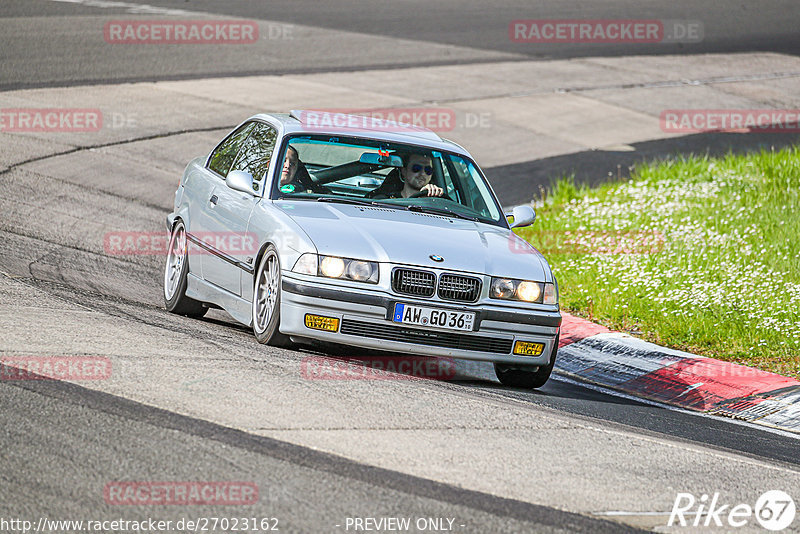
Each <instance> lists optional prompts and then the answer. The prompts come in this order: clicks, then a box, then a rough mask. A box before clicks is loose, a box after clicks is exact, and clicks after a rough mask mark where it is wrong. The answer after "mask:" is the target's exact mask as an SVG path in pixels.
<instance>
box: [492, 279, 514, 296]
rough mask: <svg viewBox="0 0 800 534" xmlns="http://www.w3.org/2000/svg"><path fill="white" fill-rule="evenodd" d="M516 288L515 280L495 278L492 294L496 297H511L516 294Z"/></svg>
mask: <svg viewBox="0 0 800 534" xmlns="http://www.w3.org/2000/svg"><path fill="white" fill-rule="evenodd" d="M516 289H517V288H516V286H515V285H514V281H513V280H507V279H505V278H493V279H492V290H491V293H490V296H491V297H492V298H494V299H510V298H512V297H513V296H514V291H516Z"/></svg>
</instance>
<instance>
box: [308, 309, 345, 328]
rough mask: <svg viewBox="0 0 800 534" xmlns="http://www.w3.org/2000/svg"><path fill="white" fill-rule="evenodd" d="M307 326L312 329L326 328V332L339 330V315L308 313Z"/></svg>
mask: <svg viewBox="0 0 800 534" xmlns="http://www.w3.org/2000/svg"><path fill="white" fill-rule="evenodd" d="M305 324H306V328H311V329H312V330H325V331H326V332H338V331H339V319H338V318H337V317H323V316H322V315H311V314H310V313H307V314H306V317H305Z"/></svg>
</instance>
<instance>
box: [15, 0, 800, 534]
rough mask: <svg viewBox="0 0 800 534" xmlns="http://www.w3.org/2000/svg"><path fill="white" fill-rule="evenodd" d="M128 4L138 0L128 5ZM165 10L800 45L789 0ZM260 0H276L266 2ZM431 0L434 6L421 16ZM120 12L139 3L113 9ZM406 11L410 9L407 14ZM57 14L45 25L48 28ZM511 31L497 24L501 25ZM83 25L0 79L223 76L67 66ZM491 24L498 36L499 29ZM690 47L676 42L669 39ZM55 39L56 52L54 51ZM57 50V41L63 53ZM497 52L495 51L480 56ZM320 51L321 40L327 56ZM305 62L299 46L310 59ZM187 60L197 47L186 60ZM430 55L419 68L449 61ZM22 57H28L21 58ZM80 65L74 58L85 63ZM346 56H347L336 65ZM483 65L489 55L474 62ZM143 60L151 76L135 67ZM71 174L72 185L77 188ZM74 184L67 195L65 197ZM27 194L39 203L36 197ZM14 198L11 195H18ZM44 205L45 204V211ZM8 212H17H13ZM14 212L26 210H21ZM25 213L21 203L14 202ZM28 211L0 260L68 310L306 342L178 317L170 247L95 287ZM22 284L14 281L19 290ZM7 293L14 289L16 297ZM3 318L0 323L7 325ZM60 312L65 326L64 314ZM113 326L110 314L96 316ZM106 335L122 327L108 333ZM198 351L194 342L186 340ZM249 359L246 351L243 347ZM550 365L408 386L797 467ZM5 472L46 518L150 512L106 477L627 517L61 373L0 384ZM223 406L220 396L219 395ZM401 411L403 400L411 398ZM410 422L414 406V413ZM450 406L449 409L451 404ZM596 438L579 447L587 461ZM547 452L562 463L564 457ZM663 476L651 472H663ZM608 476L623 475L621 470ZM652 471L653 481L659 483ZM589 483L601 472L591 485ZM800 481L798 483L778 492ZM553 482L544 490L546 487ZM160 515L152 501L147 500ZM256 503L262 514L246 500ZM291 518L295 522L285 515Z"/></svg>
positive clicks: (739, 437)
mask: <svg viewBox="0 0 800 534" xmlns="http://www.w3.org/2000/svg"><path fill="white" fill-rule="evenodd" d="M130 3H134V2H130ZM148 4H149V5H153V6H163V7H167V8H177V9H191V10H193V11H203V12H207V13H215V14H221V15H227V16H239V17H258V18H262V19H267V20H274V21H279V22H285V23H290V24H303V25H310V26H314V27H319V28H326V29H333V30H349V31H353V32H369V33H374V34H378V35H393V36H398V37H404V38H410V39H416V40H425V41H429V42H433V43H439V44H445V45H453V46H459V47H462V46H463V47H469V48H470V49H477V50H479V51H480V53H475V54H472V56H470V54H466V55H464V56H463V57H462V58H461V59H459V60H458V61H463V62H470V61H474V62H476V64H479V63H480V62H481V61H493V60H494V59H493V57H494V56H492V54H502V56H497V57H503V58H505V59H507V56H506V54H520V55H523V56H526V57H528V56H530V55H535V56H537V57H542V58H545V57H575V56H578V55H598V54H603V55H614V54H625V53H630V52H631V50H630V49H627V48H625V47H593V46H590V47H584V48H581V49H576V48H574V47H553V48H552V49H550V50H546V51H537V52H536V53H535V54H534V53H532V52H530V51H528V50H526V49H524V47H522V46H517V45H515V44H513V43H509V42H508V41H507V39H503V38H498V37H497V32H498V31H500V35H503V31H504V29H505V28H506V27H507V24H508V21H509V20H513V19H515V18H543V17H544V15H543V14H544V13H546V14H547V18H557V17H563V18H577V17H580V18H596V17H602V18H615V17H619V18H637V17H641V18H673V19H675V18H684V19H700V20H704V21H706V35H707V38H706V40H705V41H704V42H703V43H702V44H698V45H692V47H690V46H689V45H684V46H682V47H679V48H680V50H681V51H682V52H685V53H700V52H707V51H728V52H737V51H744V50H774V51H782V52H788V53H797V52H798V51H800V38H798V32H797V30H796V27H797V26H796V21H795V20H792V17H787V16H786V13H787V12H792V10H793V9H795V6H794V5H793V3H792V2H759V3H758V4H747V3H736V4H735V5H734V4H728V5H725V7H723V5H721V4H718V3H714V2H705V3H697V2H677V3H674V2H673V3H669V5H667V4H666V3H661V4H663V5H661V4H657V3H647V4H638V3H637V4H634V3H632V2H604V3H594V4H592V7H591V8H585V7H582V8H578V7H564V4H563V3H561V2H543V3H540V4H537V5H535V6H533V7H531V6H530V4H528V3H524V2H520V3H519V4H514V3H512V2H506V3H503V4H502V6H499V7H497V8H494V9H492V10H491V11H486V10H485V8H483V7H482V6H483V4H481V3H477V2H476V3H462V2H450V1H446V2H439V3H437V4H435V5H434V6H433V7H423V6H428V4H425V3H422V2H404V3H392V4H388V5H385V6H384V5H382V6H381V7H380V8H379V9H378V8H370V9H367V8H364V7H363V5H362V4H358V3H355V2H345V3H339V4H337V9H336V10H330V9H331V8H330V7H329V6H331V5H333V4H332V3H330V4H322V3H317V2H313V3H309V2H282V3H270V4H263V3H254V2H253V3H251V2H242V1H239V2H219V1H217V2H214V1H198V0H195V1H192V2H158V1H153V2H149V3H148ZM265 6H266V7H265ZM98 9H105V10H106V11H110V12H111V13H112V14H114V13H115V11H114V8H97V7H91V6H85V5H80V4H70V3H59V2H45V1H42V0H31V1H29V2H4V3H3V6H2V7H0V10H1V11H0V16H2V17H8V18H18V19H20V21H19V22H20V25H15V24H14V23H13V22H11V21H9V19H8V18H7V19H6V20H5V23H6V24H7V25H8V26H9V27H10V28H11V29H12V30H11V34H12V35H17V36H19V35H22V34H24V32H26V31H29V30H30V28H31V27H37V25H38V24H40V23H42V21H41V20H40V19H41V18H47V17H52V18H57V19H58V20H69V19H64V17H70V18H72V17H80V16H81V15H92V14H96V13H97V11H98ZM426 9H428V10H433V11H427V12H425V16H420V15H419V14H420V13H422V12H423V11H425V10H426ZM117 12H118V13H119V14H120V15H127V9H123V8H119V9H118V11H117ZM408 14H411V16H408V17H407V19H406V20H404V21H403V22H398V20H401V19H402V16H403V15H408ZM45 27H47V25H46V24H44V25H43V26H42V28H45ZM498 29H499V30H498ZM79 34H80V32H78V36H77V37H76V36H75V35H67V36H60V35H48V36H45V37H43V36H42V35H41V34H40V35H38V36H37V37H36V38H30V37H25V38H22V39H7V38H6V39H4V40H3V42H2V44H3V46H2V48H0V57H2V60H1V63H0V65H1V66H0V80H2V82H0V88H4V89H9V88H12V87H14V88H18V87H37V86H59V85H64V86H69V85H80V84H86V83H94V82H96V81H99V80H105V81H108V80H116V81H120V82H122V81H130V80H132V79H161V78H168V77H170V76H175V77H201V76H202V77H206V76H214V75H219V74H223V72H222V71H220V70H218V69H215V68H214V66H215V65H214V64H213V62H209V61H203V60H202V58H201V57H199V56H197V57H194V58H190V59H191V61H190V63H189V68H187V69H186V72H182V73H180V74H178V75H175V74H173V73H171V72H172V70H173V69H172V67H173V66H172V65H171V63H170V59H169V58H166V59H165V60H164V61H163V62H161V63H153V61H152V60H153V58H148V57H147V56H135V55H129V56H125V57H123V58H121V59H120V58H117V59H119V61H104V60H101V61H97V60H96V58H95V57H93V56H92V54H93V52H92V45H91V43H89V44H88V45H87V47H86V48H81V47H77V48H74V47H70V48H69V51H70V52H69V53H70V54H72V55H75V54H77V56H76V57H74V58H73V59H74V61H71V62H70V65H72V66H73V67H70V69H65V68H64V56H63V54H64V50H67V47H65V46H64V42H63V41H60V39H66V40H67V41H69V42H70V43H74V42H75V41H74V39H76V38H77V40H78V41H80V40H81V39H80V36H79ZM493 36H494V37H493ZM675 46H678V45H675ZM59 50H61V51H60V52H59ZM54 51H56V52H58V53H55V54H54V53H53V52H54ZM637 51H639V53H645V54H658V53H674V52H675V48H671V47H667V48H664V47H662V48H653V49H652V50H647V49H644V50H643V49H641V48H639V49H637ZM486 53H488V55H487V54H486ZM314 55H315V52H314V51H313V50H298V51H297V53H296V54H293V55H291V56H287V57H285V58H282V60H281V62H279V64H277V65H274V66H272V67H270V69H273V70H259V71H258V72H303V71H304V69H305V71H307V72H316V71H319V70H320V69H321V68H323V67H321V66H319V65H318V64H317V63H315V62H309V63H308V64H304V62H303V58H306V57H309V58H311V57H313V56H314ZM317 55H318V53H317ZM298 58H299V59H298ZM182 59H185V58H182ZM446 61H447V60H446V58H435V59H434V60H432V61H429V62H428V63H426V60H425V59H420V60H419V61H418V62H416V63H414V64H417V65H425V64H441V63H445V62H446ZM249 64H250V63H249V62H248V61H247V58H242V57H235V58H232V61H231V62H230V63H229V64H228V65H226V69H225V71H224V74H231V73H233V74H250V73H252V72H253V71H251V70H248V65H249ZM406 64H407V63H403V62H399V63H392V62H391V58H390V57H389V56H388V55H387V56H386V57H377V58H376V57H375V56H374V54H371V53H370V51H369V50H363V51H361V53H360V54H356V55H353V57H352V64H351V65H350V68H353V69H358V68H374V66H375V65H393V66H402V65H406ZM21 65H26V66H27V68H21ZM75 65H77V66H78V67H77V68H75V67H74V66H75ZM334 68H335V69H340V68H345V67H341V66H337V67H334ZM476 68H479V66H476ZM132 71H137V72H145V73H149V74H146V75H138V74H137V75H133V76H132V75H131V72H132ZM0 183H2V184H3V185H4V188H7V189H8V190H10V191H11V193H10V194H11V197H10V199H9V198H7V199H6V200H5V202H10V203H14V202H16V201H21V200H23V199H22V194H21V193H20V191H22V190H23V189H21V188H20V186H19V184H18V181H17V179H16V178H15V179H12V178H11V176H10V173H9V172H8V171H7V172H3V173H2V174H1V175H0ZM74 185H75V184H72V185H71V186H70V187H72V186H74ZM75 187H76V188H77V193H71V194H75V195H77V197H78V198H79V199H80V198H82V195H85V198H91V196H92V195H93V194H94V192H95V191H94V187H95V186H94V185H92V186H89V185H87V186H86V187H85V188H82V187H81V186H80V185H79V184H78V185H77V186H75ZM65 194H66V193H65ZM170 201H171V199H170V198H165V199H164V202H163V204H162V205H159V206H152V205H148V204H147V203H146V202H143V201H142V199H140V198H127V199H122V202H124V203H125V209H126V210H127V212H128V214H129V215H130V216H131V217H134V218H138V217H148V216H149V214H150V213H151V212H152V211H153V210H154V209H160V210H162V211H164V212H165V210H166V208H167V207H168V206H169V204H170ZM25 202H34V203H35V202H37V201H36V200H35V199H28V198H26V199H25ZM8 206H10V204H6V207H7V208H8ZM46 206H47V202H45V203H44V204H43V205H42V206H41V207H42V209H46ZM11 212H12V211H11V210H8V211H7V213H11ZM14 213H16V212H14ZM14 216H16V215H14ZM48 218H49V220H50V223H51V224H53V225H59V224H71V220H70V219H69V218H68V216H67V215H66V214H63V213H60V212H59V211H58V210H55V211H54V212H52V213H51V214H48ZM31 225H33V221H32V219H29V220H26V219H24V218H23V219H14V220H12V219H6V220H5V221H4V223H3V226H2V242H3V245H2V255H1V256H0V271H2V272H3V273H6V275H7V276H8V277H9V278H10V279H11V280H15V281H18V282H19V283H21V284H24V285H25V286H26V287H29V288H31V289H32V290H35V291H38V292H42V293H43V294H47V295H50V296H51V298H52V299H53V300H54V301H56V302H63V303H64V305H65V306H76V307H80V308H81V309H85V310H89V311H92V312H99V313H102V314H105V315H107V316H108V317H110V318H120V317H124V318H125V319H126V320H128V321H134V322H139V323H141V325H142V327H145V326H153V325H156V326H159V327H162V326H163V327H165V328H166V327H169V328H174V329H176V331H180V332H181V333H182V334H187V335H189V336H192V337H194V338H197V339H201V340H209V341H212V342H213V341H214V340H215V338H217V336H221V337H222V338H223V339H225V340H226V343H229V344H230V345H231V347H234V346H235V347H237V348H238V349H240V350H242V351H245V350H246V351H250V352H257V353H258V357H259V359H261V360H265V361H269V360H271V359H274V361H278V362H283V361H289V362H291V361H295V360H297V359H298V358H300V357H301V356H302V355H303V354H308V353H307V352H296V351H282V350H277V349H271V348H268V347H262V346H259V345H257V344H256V342H255V341H254V339H253V338H252V335H251V333H250V332H248V331H247V329H245V328H243V327H241V326H238V325H235V324H233V323H232V322H231V321H230V320H229V319H226V317H225V316H224V314H221V313H217V312H214V313H211V314H209V316H208V317H207V318H206V319H203V320H199V321H198V320H192V319H186V318H178V317H174V316H170V315H169V314H166V312H164V310H163V303H162V302H160V301H159V299H158V298H155V297H154V295H157V293H158V291H157V289H158V288H159V287H160V284H161V270H160V269H161V266H160V263H159V261H158V258H133V259H131V260H130V261H122V262H112V263H113V265H110V267H111V268H112V269H113V273H112V275H113V276H112V275H110V276H109V279H112V280H116V281H117V282H116V285H114V284H111V285H109V284H108V283H98V281H97V280H96V279H95V278H93V274H92V273H94V272H95V271H96V269H97V262H98V259H97V257H96V256H95V255H93V254H91V253H87V252H86V251H87V250H89V249H91V246H92V245H91V243H88V242H87V243H81V242H80V240H79V238H78V241H77V242H73V243H70V244H63V243H58V242H57V241H48V240H47V239H48V236H47V235H41V234H39V235H37V234H36V232H35V231H32V230H30V229H29V227H30V226H31ZM31 242H36V243H39V244H43V245H44V247H45V248H46V249H47V252H46V254H42V255H40V256H37V257H36V258H31V257H30V254H29V248H28V247H29V245H30V244H31ZM131 283H132V284H133V286H135V287H139V286H140V285H141V286H142V287H146V286H148V285H149V286H150V287H152V288H155V290H156V291H153V292H142V293H141V294H139V295H136V296H133V295H131V288H130V287H129V286H130V284H131ZM9 295H10V294H9ZM9 295H6V297H9ZM1 326H2V325H0V327H1ZM57 327H58V326H57V325H53V328H57ZM98 329H99V331H100V335H102V330H103V326H102V325H100V326H99V327H98ZM30 335H31V339H32V340H34V339H37V340H38V339H40V338H46V337H47V335H48V334H47V332H46V331H32V332H31V333H30ZM108 343H109V344H113V343H116V340H114V339H111V338H109V339H108ZM187 357H189V358H190V359H191V357H192V354H187ZM240 363H241V365H242V366H246V365H247V362H246V361H245V360H242V361H241V362H240ZM557 378H558V377H556V379H555V380H551V382H549V383H548V384H547V385H546V386H545V387H544V388H542V389H541V390H540V391H538V392H527V391H520V390H513V389H507V388H502V387H501V386H499V385H498V384H497V383H496V382H494V381H491V380H487V379H481V378H477V377H474V376H461V377H459V379H458V380H455V381H446V382H440V381H421V382H414V383H412V384H413V386H412V387H417V388H419V391H420V393H421V394H422V393H426V394H427V393H430V392H433V394H434V395H435V394H442V395H444V394H447V395H454V396H458V397H460V398H463V399H467V400H470V401H473V400H474V401H476V402H491V403H494V404H498V403H499V404H500V405H501V406H503V405H507V406H508V407H509V408H511V407H513V408H514V409H521V410H523V411H525V412H527V413H529V414H530V417H532V418H536V417H540V416H542V414H546V413H550V412H557V413H560V414H565V415H568V416H569V417H572V418H574V420H575V421H579V422H581V423H585V424H588V425H593V426H595V427H599V428H602V429H606V430H607V431H608V432H625V433H631V434H635V435H638V436H642V437H643V438H646V439H647V440H652V441H653V442H654V443H656V442H657V443H662V442H668V443H670V444H675V446H678V447H681V446H685V447H690V448H698V449H701V450H703V451H710V452H711V453H712V454H715V453H719V454H735V455H738V456H742V457H744V458H749V459H753V460H754V461H758V462H764V463H766V464H769V465H772V466H776V467H780V468H783V469H788V470H790V471H797V470H798V468H799V466H800V457H798V455H797V443H798V441H797V439H796V438H793V437H791V436H788V435H785V434H781V433H773V432H769V431H767V430H764V429H759V428H754V427H751V426H745V425H741V424H736V423H735V422H732V421H728V420H725V419H718V418H708V417H702V416H698V415H695V414H690V413H686V412H682V411H675V410H670V409H666V408H664V407H661V406H654V405H650V404H645V403H641V402H638V401H635V400H631V399H625V398H621V397H618V396H614V395H610V394H606V393H603V392H598V391H595V390H592V389H587V388H585V387H582V386H579V385H575V384H572V383H568V382H564V381H560V380H558V379H557ZM0 399H2V400H0V406H2V409H0V418H1V419H2V423H1V424H0V428H2V438H0V440H1V443H0V466H2V469H0V481H2V484H3V498H2V504H0V516H3V517H12V516H14V517H27V516H30V517H31V518H34V517H38V516H40V515H42V514H43V512H45V511H46V512H47V513H49V514H51V517H58V518H62V519H64V518H69V517H75V518H78V517H84V518H88V517H97V516H98V515H101V516H109V517H111V516H122V517H133V516H135V515H137V514H141V513H142V512H143V510H142V509H138V508H130V509H126V510H122V511H120V509H119V508H113V507H109V506H108V505H107V504H105V503H104V502H103V501H102V498H101V496H100V495H101V494H100V492H99V491H98V488H102V486H103V484H105V483H106V482H107V481H109V480H115V479H120V478H125V479H139V480H154V479H156V480H164V479H169V480H200V479H202V480H219V479H226V480H231V479H236V478H237V477H239V478H241V479H244V480H256V481H257V482H258V483H259V486H260V487H261V488H264V489H263V490H262V495H261V500H260V503H259V506H258V509H257V510H254V512H256V513H257V515H259V516H271V517H278V518H287V519H286V521H285V523H282V525H283V524H285V525H286V528H285V529H282V531H288V532H321V531H341V530H342V529H340V528H338V527H336V525H337V524H340V523H341V521H343V520H344V518H345V517H353V516H356V517H374V516H390V515H395V516H415V517H457V518H458V523H459V524H463V525H465V526H464V527H463V528H462V529H456V531H464V532H530V531H535V532H620V531H625V529H627V528H629V527H625V526H622V525H620V524H618V523H611V522H609V521H607V520H605V519H601V518H598V517H593V516H590V515H587V514H585V513H584V514H576V513H572V512H570V511H566V510H564V509H561V508H560V507H557V506H543V505H537V504H531V503H529V502H524V501H522V500H515V499H509V498H503V497H498V496H496V495H492V494H491V493H490V492H486V491H477V490H472V489H470V488H466V487H459V486H458V485H455V484H447V483H443V482H437V481H435V480H433V478H434V477H431V479H427V478H425V477H419V476H413V475H409V474H405V473H402V472H398V471H396V470H391V469H384V468H380V467H375V466H372V465H369V464H366V463H361V462H358V461H354V460H350V459H347V458H343V457H341V456H337V455H334V454H329V453H326V452H322V451H320V450H316V449H315V448H310V447H306V446H302V445H297V444H294V443H290V442H288V441H283V440H280V439H275V438H269V437H264V436H257V435H254V434H252V433H248V432H244V431H241V430H237V429H236V428H232V427H228V426H225V425H221V424H217V423H212V422H209V421H206V420H204V419H202V418H193V417H189V416H186V415H181V414H178V413H175V412H173V411H171V410H167V409H163V408H161V407H159V406H152V405H148V404H145V403H140V402H136V401H133V400H129V399H127V398H124V397H123V396H120V395H112V394H108V393H103V392H100V391H96V390H93V389H88V388H84V387H81V386H77V385H73V384H66V383H60V382H37V381H34V382H2V383H0ZM221 402H222V401H221ZM401 409H402V408H401ZM407 415H408V418H409V420H413V417H414V414H413V413H409V414H407ZM444 417H446V416H444ZM591 456H592V452H591V450H587V454H586V458H585V461H586V462H587V463H589V462H591V461H592V458H591ZM539 461H544V462H550V463H553V464H557V463H558V461H559V459H558V458H543V459H539ZM655 475H656V474H655V473H654V476H655ZM609 476H613V474H609ZM654 483H655V482H654ZM590 486H591V482H590ZM781 489H784V490H786V491H790V492H791V491H793V490H796V489H797V488H781ZM543 491H547V488H543ZM144 511H145V512H147V513H150V514H151V515H153V514H154V513H153V512H151V511H148V510H144ZM214 513H216V514H217V515H219V513H220V511H219V509H216V510H215V509H213V508H211V509H204V508H202V507H199V508H196V509H195V510H192V514H193V515H197V516H202V515H212V514H214ZM155 515H159V516H160V517H161V518H163V519H170V518H178V517H182V516H184V515H185V511H184V510H179V511H175V510H163V509H162V510H159V511H158V514H155ZM248 515H251V511H248ZM282 521H283V519H282Z"/></svg>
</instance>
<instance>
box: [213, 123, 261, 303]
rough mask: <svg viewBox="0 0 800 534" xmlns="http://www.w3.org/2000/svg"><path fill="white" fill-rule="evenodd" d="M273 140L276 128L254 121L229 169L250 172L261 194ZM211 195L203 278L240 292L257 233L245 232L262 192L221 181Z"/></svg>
mask: <svg viewBox="0 0 800 534" xmlns="http://www.w3.org/2000/svg"><path fill="white" fill-rule="evenodd" d="M276 139H277V131H276V130H275V128H273V127H272V126H270V125H269V124H266V123H262V122H257V123H255V125H254V126H253V128H252V129H251V130H250V133H249V136H248V137H247V139H246V140H245V141H244V143H242V146H241V148H240V149H239V152H238V155H237V157H236V159H235V161H234V163H233V165H231V168H230V169H229V170H228V172H232V171H243V172H246V173H249V174H250V175H251V176H252V178H253V184H254V189H255V190H256V191H257V192H259V193H260V192H261V191H262V190H263V185H264V183H265V176H266V173H267V169H268V167H269V163H270V159H271V158H272V153H273V151H274V149H275V142H276ZM212 197H213V198H214V203H213V205H212V206H211V207H210V209H209V210H208V211H207V212H206V213H207V215H208V219H207V221H206V223H205V226H206V230H207V231H208V232H209V233H208V235H207V237H208V241H207V244H208V245H209V246H211V247H213V248H214V249H215V251H213V252H212V253H211V254H205V255H203V277H204V278H205V280H206V281H208V282H210V283H212V284H214V285H216V286H219V287H221V288H223V289H226V290H227V291H230V292H231V293H233V294H235V295H241V294H242V291H241V278H242V277H241V275H242V273H243V272H247V273H248V274H249V273H250V272H252V269H254V265H253V262H254V260H255V256H256V253H257V252H258V250H257V247H258V242H259V239H258V236H255V235H250V234H249V233H247V226H248V222H249V220H250V215H251V213H252V212H253V209H254V208H255V206H256V204H257V203H258V202H259V201H260V200H261V195H260V194H258V195H252V194H250V193H243V192H241V191H236V190H234V189H231V188H230V187H228V186H227V185H226V184H225V182H224V181H221V180H220V181H219V182H218V183H217V184H216V186H215V187H214V190H213V192H212Z"/></svg>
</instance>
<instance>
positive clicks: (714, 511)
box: [667, 490, 797, 532]
mask: <svg viewBox="0 0 800 534" xmlns="http://www.w3.org/2000/svg"><path fill="white" fill-rule="evenodd" d="M796 512H797V509H796V507H795V503H794V500H793V499H792V497H791V496H790V495H789V494H788V493H786V492H785V491H780V490H771V491H767V492H765V493H764V494H762V495H761V496H760V497H759V498H758V499H757V500H756V502H755V505H754V506H751V505H750V504H748V503H739V504H735V505H734V504H731V503H726V502H724V501H723V500H722V499H720V494H719V493H718V492H717V493H714V495H713V496H709V495H707V494H703V495H702V496H700V498H696V497H695V496H694V495H692V494H691V493H678V496H677V497H676V498H675V503H674V504H673V505H672V512H671V513H670V515H669V522H668V523H667V526H670V527H672V526H679V527H725V528H726V529H729V528H741V527H744V526H747V525H752V526H754V525H753V524H752V520H753V519H755V520H756V521H757V522H758V524H759V525H761V527H763V528H765V529H767V530H771V531H773V532H778V531H781V530H783V529H785V528H786V527H788V526H789V525H791V524H792V522H793V521H794V517H795V513H796Z"/></svg>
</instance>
